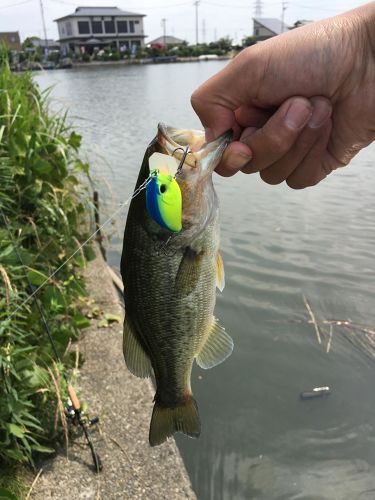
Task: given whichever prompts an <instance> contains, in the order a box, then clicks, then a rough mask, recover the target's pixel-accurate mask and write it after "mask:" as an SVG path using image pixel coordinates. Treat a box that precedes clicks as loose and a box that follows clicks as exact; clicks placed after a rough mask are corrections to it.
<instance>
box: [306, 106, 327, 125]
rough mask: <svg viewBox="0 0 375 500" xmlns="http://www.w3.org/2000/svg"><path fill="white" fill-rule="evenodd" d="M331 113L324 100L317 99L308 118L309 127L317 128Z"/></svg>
mask: <svg viewBox="0 0 375 500" xmlns="http://www.w3.org/2000/svg"><path fill="white" fill-rule="evenodd" d="M330 114H331V108H330V106H329V105H327V103H326V102H322V101H318V102H316V103H314V110H313V114H312V116H311V118H310V120H309V127H310V128H319V127H321V126H322V125H323V123H324V122H325V121H326V120H327V118H328V117H329V116H330Z"/></svg>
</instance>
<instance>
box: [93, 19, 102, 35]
mask: <svg viewBox="0 0 375 500" xmlns="http://www.w3.org/2000/svg"><path fill="white" fill-rule="evenodd" d="M91 29H92V32H93V33H103V25H102V22H101V21H91Z"/></svg>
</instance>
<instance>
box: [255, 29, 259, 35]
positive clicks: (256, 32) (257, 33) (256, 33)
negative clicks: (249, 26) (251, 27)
mask: <svg viewBox="0 0 375 500" xmlns="http://www.w3.org/2000/svg"><path fill="white" fill-rule="evenodd" d="M255 36H259V28H255Z"/></svg>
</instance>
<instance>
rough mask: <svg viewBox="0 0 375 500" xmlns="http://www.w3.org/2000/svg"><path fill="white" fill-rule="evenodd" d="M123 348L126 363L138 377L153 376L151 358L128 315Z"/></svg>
mask: <svg viewBox="0 0 375 500" xmlns="http://www.w3.org/2000/svg"><path fill="white" fill-rule="evenodd" d="M123 348H124V358H125V363H126V366H127V367H128V369H129V371H130V372H131V373H132V374H133V375H135V376H136V377H140V378H147V377H151V375H152V373H153V371H152V365H151V361H150V358H149V357H148V355H147V354H146V353H145V351H144V349H143V347H142V346H141V344H140V342H139V340H138V337H137V333H136V331H135V328H134V326H133V324H132V322H131V321H130V319H129V318H128V317H127V316H126V315H125V323H124V343H123Z"/></svg>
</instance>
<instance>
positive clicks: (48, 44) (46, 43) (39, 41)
mask: <svg viewBox="0 0 375 500" xmlns="http://www.w3.org/2000/svg"><path fill="white" fill-rule="evenodd" d="M31 43H32V45H33V47H35V48H36V49H38V48H39V47H40V48H41V49H43V50H44V49H45V48H48V50H59V49H60V44H59V42H56V41H55V40H51V39H50V38H48V39H47V40H45V39H44V38H38V37H37V36H35V37H33V38H32V40H31Z"/></svg>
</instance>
